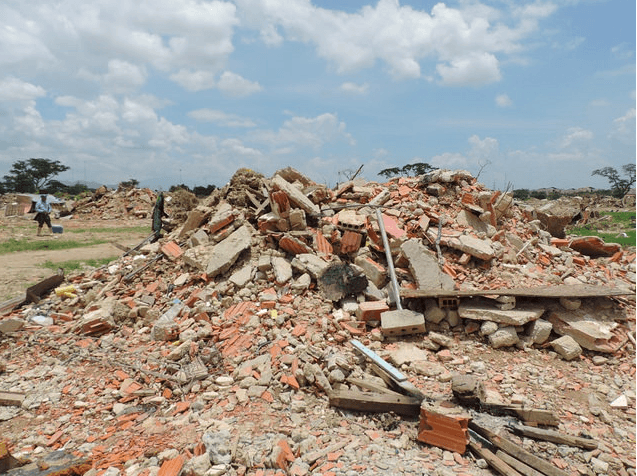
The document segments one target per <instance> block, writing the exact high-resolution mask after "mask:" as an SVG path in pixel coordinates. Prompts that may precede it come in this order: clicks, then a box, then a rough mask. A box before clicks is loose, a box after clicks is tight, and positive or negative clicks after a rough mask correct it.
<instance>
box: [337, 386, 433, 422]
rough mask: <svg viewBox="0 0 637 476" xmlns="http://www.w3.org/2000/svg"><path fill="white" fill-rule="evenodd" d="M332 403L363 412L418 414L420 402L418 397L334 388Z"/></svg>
mask: <svg viewBox="0 0 637 476" xmlns="http://www.w3.org/2000/svg"><path fill="white" fill-rule="evenodd" d="M329 398H330V405H332V406H334V407H339V408H346V409H348V410H356V411H361V412H376V413H388V412H394V413H398V414H399V415H408V416H418V414H419V413H420V402H421V400H420V399H418V398H413V397H407V396H405V395H389V394H385V393H382V394H381V393H372V392H359V391H356V390H334V391H332V392H330V395H329Z"/></svg>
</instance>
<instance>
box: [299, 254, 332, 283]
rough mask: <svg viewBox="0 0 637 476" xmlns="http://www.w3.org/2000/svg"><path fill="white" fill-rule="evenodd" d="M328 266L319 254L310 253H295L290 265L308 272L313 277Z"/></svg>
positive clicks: (317, 276)
mask: <svg viewBox="0 0 637 476" xmlns="http://www.w3.org/2000/svg"><path fill="white" fill-rule="evenodd" d="M328 266H329V263H328V262H327V261H325V260H324V259H322V258H321V257H319V256H316V255H314V254H310V253H303V254H299V255H296V257H295V258H294V259H293V260H292V267H293V268H295V269H297V270H299V271H300V272H302V273H304V272H308V273H309V274H310V276H312V278H314V279H318V278H319V276H320V275H321V274H322V273H323V271H325V269H326V268H327V267H328Z"/></svg>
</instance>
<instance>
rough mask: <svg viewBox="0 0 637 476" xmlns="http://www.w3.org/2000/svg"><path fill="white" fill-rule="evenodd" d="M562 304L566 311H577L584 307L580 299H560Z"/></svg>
mask: <svg viewBox="0 0 637 476" xmlns="http://www.w3.org/2000/svg"><path fill="white" fill-rule="evenodd" d="M560 304H561V305H562V307H563V308H564V309H568V310H569V311H575V310H576V309H579V308H580V307H581V306H582V301H581V300H580V299H569V298H564V297H562V298H560Z"/></svg>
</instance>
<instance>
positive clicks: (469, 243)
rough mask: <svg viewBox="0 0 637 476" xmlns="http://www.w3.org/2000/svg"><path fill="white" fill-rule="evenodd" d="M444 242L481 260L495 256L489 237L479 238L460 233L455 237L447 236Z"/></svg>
mask: <svg viewBox="0 0 637 476" xmlns="http://www.w3.org/2000/svg"><path fill="white" fill-rule="evenodd" d="M445 244H446V245H447V246H449V247H451V248H455V249H457V250H460V251H462V252H464V253H467V254H469V255H471V256H474V257H476V258H478V259H481V260H486V261H488V260H490V259H492V258H495V251H494V249H493V247H492V246H491V240H489V239H485V240H481V239H480V238H476V237H473V236H470V235H461V236H459V237H457V238H448V239H447V240H446V242H445Z"/></svg>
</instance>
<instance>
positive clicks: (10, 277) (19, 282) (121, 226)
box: [0, 218, 148, 302]
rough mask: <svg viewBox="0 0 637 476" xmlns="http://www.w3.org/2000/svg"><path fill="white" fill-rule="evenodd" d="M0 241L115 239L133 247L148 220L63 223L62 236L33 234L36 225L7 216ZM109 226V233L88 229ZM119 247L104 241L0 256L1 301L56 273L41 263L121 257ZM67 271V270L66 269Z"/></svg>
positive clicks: (1, 221)
mask: <svg viewBox="0 0 637 476" xmlns="http://www.w3.org/2000/svg"><path fill="white" fill-rule="evenodd" d="M0 225H3V226H2V230H0V241H7V240H9V239H17V240H24V239H27V240H28V241H53V240H73V241H77V242H78V243H86V242H90V241H93V240H108V241H115V242H117V243H119V244H120V245H123V246H128V247H132V246H135V245H137V244H138V243H140V242H141V241H142V240H143V239H144V238H146V236H148V234H147V233H145V231H144V232H140V230H139V227H140V226H145V225H147V221H139V222H137V221H136V222H134V223H131V222H130V221H126V222H122V221H119V222H118V221H109V222H107V223H105V222H104V221H103V220H95V221H77V222H69V223H65V225H64V229H65V233H64V234H63V235H48V236H42V237H36V236H34V234H35V227H33V226H29V225H31V224H30V223H26V224H25V222H24V220H12V221H11V222H10V223H8V222H7V219H6V218H5V219H4V220H0ZM96 228H102V229H103V228H112V229H113V231H112V232H110V231H108V232H104V231H100V232H93V231H91V229H96ZM72 229H81V230H86V231H82V232H81V233H66V231H67V230H72ZM122 253H123V251H122V250H121V249H119V248H118V247H116V246H115V245H113V244H111V243H103V244H98V245H92V246H80V247H77V248H71V249H65V250H38V251H20V252H14V253H6V254H2V255H0V302H2V301H5V300H8V299H11V298H14V297H16V296H19V295H20V293H22V292H24V290H25V289H26V288H27V287H29V286H31V285H33V284H35V283H37V282H39V281H41V280H42V279H44V278H47V277H49V276H51V275H52V274H54V273H55V271H53V270H51V269H50V268H45V267H44V263H46V262H47V261H50V262H52V263H64V262H67V261H78V260H79V261H82V260H91V259H105V258H113V259H115V258H116V257H118V256H120V255H121V254H122ZM67 274H68V272H67Z"/></svg>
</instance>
